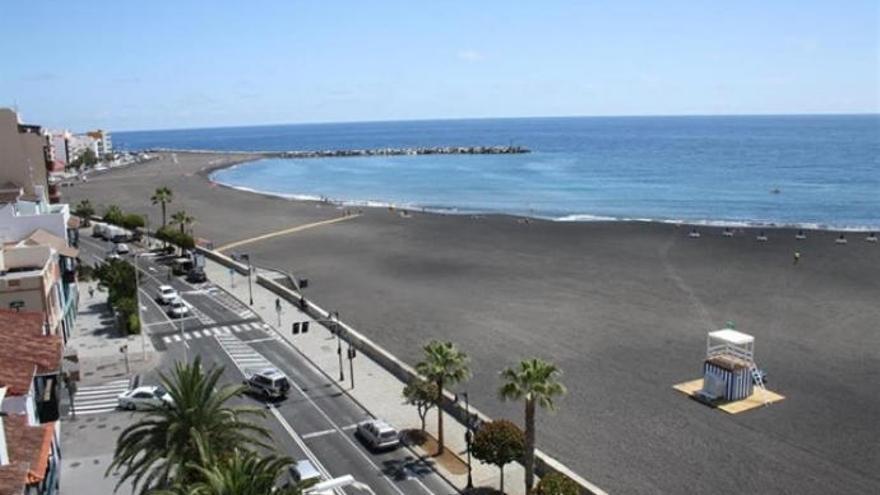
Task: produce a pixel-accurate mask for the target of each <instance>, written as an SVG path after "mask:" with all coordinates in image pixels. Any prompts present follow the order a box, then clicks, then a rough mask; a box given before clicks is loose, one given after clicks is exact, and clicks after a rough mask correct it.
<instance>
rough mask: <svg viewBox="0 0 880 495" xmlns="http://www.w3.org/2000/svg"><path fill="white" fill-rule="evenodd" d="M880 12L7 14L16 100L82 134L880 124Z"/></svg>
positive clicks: (745, 6) (4, 66)
mask: <svg viewBox="0 0 880 495" xmlns="http://www.w3.org/2000/svg"><path fill="white" fill-rule="evenodd" d="M878 6H880V2H877V1H876V0H868V1H861V0H847V1H846V2H829V1H811V0H800V1H786V0H774V1H769V2H768V1H766V0H764V1H752V0H741V1H737V2H716V1H708V0H706V1H700V0H683V1H675V0H670V1H625V0H616V1H605V2H593V1H577V0H571V1H568V2H560V1H552V0H549V1H541V2H526V1H523V2H510V1H488V0H487V1H443V2H419V1H413V0H410V1H400V2H394V1H381V0H376V1H347V2H346V1H333V2H331V1H326V2H324V1H322V2H317V1H290V0H288V1H284V0H278V1H254V2H225V1H215V2H207V1H205V2H188V1H175V2H165V1H159V0H153V1H150V2H126V1H122V2H121V1H118V0H117V1H108V2H98V1H86V0H84V1H76V2H70V1H65V2H50V1H40V2H5V3H4V5H3V8H2V11H0V32H3V33H4V42H3V43H2V44H0V105H2V106H6V105H13V104H16V105H17V106H18V108H19V110H20V112H21V113H22V114H23V116H24V118H25V119H26V120H27V121H29V122H34V123H40V124H43V125H48V126H53V127H69V128H72V129H74V130H80V129H85V128H92V127H103V128H108V129H111V130H130V129H163V128H185V127H212V126H226V125H249V124H268V123H297V122H332V121H363V120H404V119H429V118H458V117H462V118H470V117H516V116H558V115H679V114H778V113H862V112H878V111H880V27H878V24H880V7H878Z"/></svg>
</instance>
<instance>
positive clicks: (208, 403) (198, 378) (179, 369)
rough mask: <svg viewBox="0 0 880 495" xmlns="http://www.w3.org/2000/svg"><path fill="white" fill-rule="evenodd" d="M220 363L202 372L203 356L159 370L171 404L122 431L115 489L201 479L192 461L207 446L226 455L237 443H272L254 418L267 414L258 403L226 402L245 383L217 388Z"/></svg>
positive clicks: (112, 467) (115, 463)
mask: <svg viewBox="0 0 880 495" xmlns="http://www.w3.org/2000/svg"><path fill="white" fill-rule="evenodd" d="M222 372H223V369H222V368H212V369H210V370H208V371H207V372H206V373H205V372H203V371H202V366H201V361H200V359H199V358H196V359H195V361H194V362H193V363H192V364H181V363H177V364H176V365H175V369H174V372H173V374H172V375H171V376H170V377H168V376H166V375H164V374H160V375H159V376H160V378H161V383H162V385H163V386H164V388H165V390H166V391H167V393H168V395H169V396H170V398H171V399H172V400H173V404H172V405H171V406H170V407H156V408H152V409H150V410H149V411H148V412H147V414H146V416H144V417H143V419H140V420H139V421H138V422H136V423H135V424H133V425H131V426H129V427H128V428H126V429H125V430H123V431H122V433H121V434H120V435H119V438H118V439H117V441H116V451H115V452H114V454H113V462H112V463H111V464H110V466H109V467H108V468H107V473H106V474H109V473H110V472H111V471H116V470H121V471H122V474H121V477H120V478H119V481H118V482H117V484H116V489H119V487H120V486H121V485H122V484H123V483H125V482H126V481H128V480H131V482H132V487H133V490H137V489H138V487H139V486H140V493H141V494H144V493H147V492H148V491H149V490H152V489H156V488H160V489H161V488H167V487H169V486H171V485H172V483H179V484H180V485H182V486H187V485H189V484H190V483H191V482H194V481H197V480H198V479H199V474H198V472H197V470H194V469H192V466H191V465H190V464H188V463H189V462H190V461H192V460H193V459H199V458H201V456H202V454H203V453H204V452H206V451H210V452H212V453H214V455H215V456H216V458H218V459H223V458H226V457H227V456H229V455H231V454H232V453H233V452H234V450H235V449H237V448H248V447H262V448H268V446H267V445H266V443H264V441H263V440H264V439H268V438H269V433H268V431H267V430H266V429H265V428H263V427H261V426H257V425H256V424H254V423H252V422H250V418H251V417H262V416H264V415H265V413H264V412H263V411H262V410H260V409H256V408H252V407H242V406H238V407H236V406H230V405H228V404H227V403H228V402H229V400H230V399H232V398H233V397H237V396H240V395H241V394H242V392H243V388H242V387H241V386H232V385H227V386H225V387H222V388H219V389H218V388H217V383H218V381H219V380H220V377H221V374H222Z"/></svg>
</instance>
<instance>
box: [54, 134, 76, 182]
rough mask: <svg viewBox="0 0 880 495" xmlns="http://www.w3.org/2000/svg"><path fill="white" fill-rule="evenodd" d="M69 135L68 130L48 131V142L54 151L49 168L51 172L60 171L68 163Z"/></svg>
mask: <svg viewBox="0 0 880 495" xmlns="http://www.w3.org/2000/svg"><path fill="white" fill-rule="evenodd" d="M70 137H71V134H70V132H69V131H65V130H61V131H50V132H49V142H50V145H51V146H52V152H53V153H54V158H55V160H54V165H53V166H52V167H51V168H50V169H49V172H50V174H51V173H61V172H65V171H66V170H67V166H68V165H70Z"/></svg>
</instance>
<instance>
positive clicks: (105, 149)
mask: <svg viewBox="0 0 880 495" xmlns="http://www.w3.org/2000/svg"><path fill="white" fill-rule="evenodd" d="M86 136H88V137H90V138H92V139H93V140H94V141H95V146H96V151H97V153H98V157H104V155H106V154H107V153H112V152H113V141H111V139H110V133H109V132H107V131H105V130H103V129H98V130H95V131H89V132H87V133H86Z"/></svg>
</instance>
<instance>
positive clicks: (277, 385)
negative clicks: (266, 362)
mask: <svg viewBox="0 0 880 495" xmlns="http://www.w3.org/2000/svg"><path fill="white" fill-rule="evenodd" d="M244 383H245V385H246V386H247V388H248V390H249V391H250V392H251V393H253V394H255V395H261V396H263V397H264V398H265V399H267V400H268V399H283V398H285V397H287V392H289V391H290V380H288V379H287V377H286V376H284V373H282V372H280V371H278V370H277V369H275V368H265V369H261V370H259V371H257V372H256V373H254V374H252V375H250V376H249V377H248V379H247V380H245V382H244Z"/></svg>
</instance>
